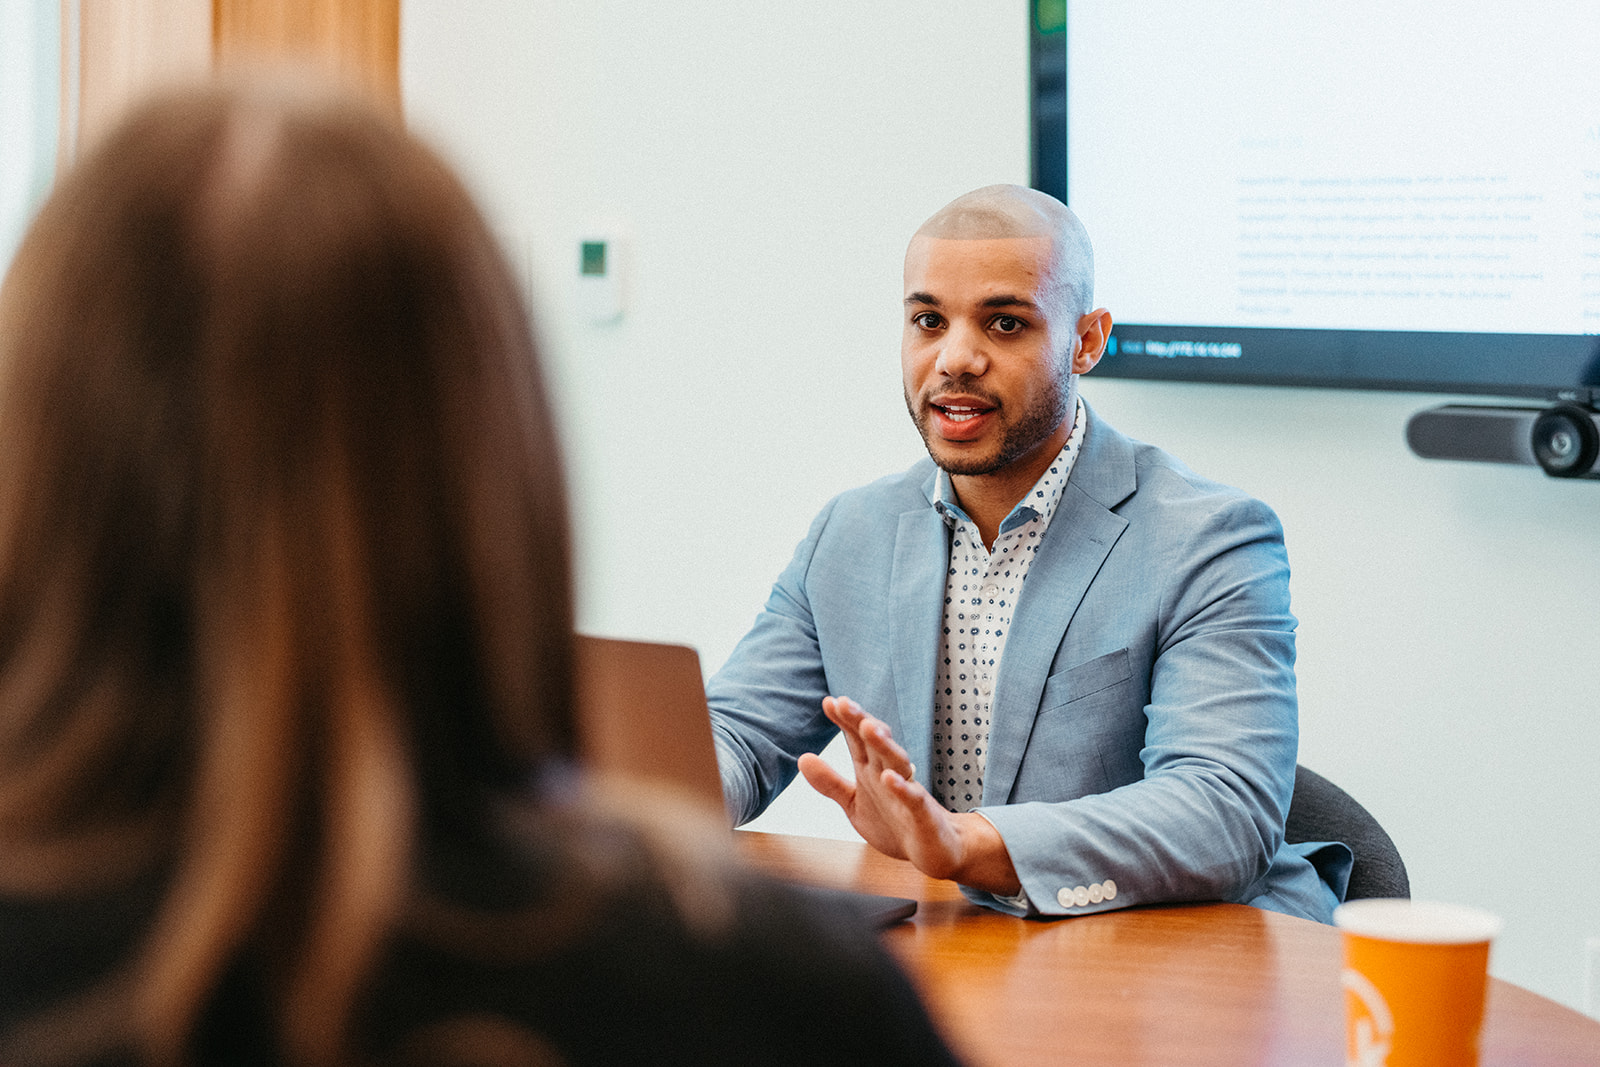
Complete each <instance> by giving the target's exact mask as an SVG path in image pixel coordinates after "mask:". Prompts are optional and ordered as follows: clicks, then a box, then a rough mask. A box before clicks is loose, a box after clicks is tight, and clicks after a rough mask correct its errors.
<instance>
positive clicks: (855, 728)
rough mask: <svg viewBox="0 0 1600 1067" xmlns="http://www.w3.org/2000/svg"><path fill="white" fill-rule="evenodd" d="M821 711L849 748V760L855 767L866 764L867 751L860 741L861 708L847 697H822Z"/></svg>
mask: <svg viewBox="0 0 1600 1067" xmlns="http://www.w3.org/2000/svg"><path fill="white" fill-rule="evenodd" d="M822 713H823V714H824V715H826V716H827V717H828V719H829V720H830V721H831V722H832V723H833V724H834V725H835V726H837V727H838V728H839V732H840V733H841V734H843V735H844V743H845V745H846V746H847V747H848V748H849V749H850V760H851V762H853V763H854V764H855V765H856V766H857V767H862V766H865V765H866V762H867V752H866V749H865V748H864V747H863V745H862V743H861V709H860V708H859V707H857V706H856V704H855V702H854V701H852V700H850V699H849V698H847V697H824V698H823V699H822Z"/></svg>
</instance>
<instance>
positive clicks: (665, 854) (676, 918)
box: [383, 796, 954, 1064]
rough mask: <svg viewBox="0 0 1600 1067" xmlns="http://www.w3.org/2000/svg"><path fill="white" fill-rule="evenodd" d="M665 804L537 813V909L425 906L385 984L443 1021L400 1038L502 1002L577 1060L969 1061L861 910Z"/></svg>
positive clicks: (531, 905) (530, 866) (404, 1005)
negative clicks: (752, 861) (827, 900)
mask: <svg viewBox="0 0 1600 1067" xmlns="http://www.w3.org/2000/svg"><path fill="white" fill-rule="evenodd" d="M635 799H636V800H640V799H643V798H639V797H637V796H636V797H635ZM650 803H651V805H652V807H651V809H650V811H651V814H650V815H649V816H647V817H645V818H638V817H621V816H618V815H617V814H615V813H607V812H606V811H604V810H603V808H602V810H599V811H595V810H593V809H592V808H591V810H588V811H585V812H584V813H583V814H581V815H580V814H574V813H571V812H568V813H559V814H556V815H553V816H552V815H548V814H547V815H545V816H543V817H540V818H535V819H532V820H528V821H525V822H524V825H523V827H522V829H521V831H520V836H521V838H522V844H521V845H520V846H519V848H520V849H521V854H522V857H523V860H522V862H523V863H524V864H525V865H524V866H523V867H522V869H521V874H522V876H523V877H526V878H527V879H529V884H528V885H527V886H526V887H525V890H526V896H525V899H526V901H527V904H525V905H523V906H521V907H513V908H501V909H496V910H494V911H489V912H484V911H475V912H473V913H470V914H469V913H466V912H464V911H462V910H461V909H459V908H452V907H451V906H450V905H447V904H442V903H436V905H435V909H436V910H434V911H433V912H432V913H431V914H426V913H424V914H419V916H418V917H417V919H418V921H417V922H416V923H415V924H414V925H413V927H412V929H411V931H410V936H409V939H408V942H407V944H406V947H405V948H404V949H403V950H402V951H401V952H400V953H399V954H397V956H396V959H395V967H394V969H393V970H392V971H391V972H390V973H389V975H388V976H387V978H386V985H385V989H384V991H383V997H384V998H385V1002H386V1004H387V1008H386V1009H385V1012H386V1014H388V1015H389V1021H390V1026H391V1028H393V1027H394V1024H396V1023H400V1022H404V1021H406V1020H416V1019H417V1018H419V1017H421V1016H423V1015H424V1014H426V1015H427V1016H428V1018H429V1019H430V1020H431V1021H430V1022H429V1023H428V1024H427V1025H426V1026H425V1027H424V1028H422V1031H419V1030H418V1028H416V1027H415V1026H409V1027H408V1029H409V1031H410V1032H409V1034H407V1035H405V1036H402V1035H400V1034H399V1033H396V1034H395V1037H396V1038H398V1039H400V1040H404V1041H415V1040H417V1039H418V1033H419V1032H426V1033H437V1032H438V1028H439V1027H441V1026H449V1025H451V1023H450V1020H451V1019H456V1020H459V1019H461V1018H463V1017H466V1016H468V1015H471V1014H473V1013H476V1012H481V1011H482V1010H483V1009H485V1008H486V1007H493V1008H495V1009H497V1010H499V1011H500V1012H501V1013H502V1014H503V1015H504V1016H505V1017H508V1018H512V1019H516V1020H518V1021H519V1022H520V1023H521V1024H523V1025H525V1026H526V1027H527V1029H528V1030H530V1031H531V1032H532V1033H534V1034H536V1035H538V1037H539V1039H540V1040H544V1041H548V1042H549V1043H550V1044H551V1045H552V1046H553V1047H554V1048H555V1049H556V1050H558V1051H559V1052H560V1054H561V1056H562V1058H563V1059H564V1060H565V1061H567V1062H570V1063H614V1062H632V1061H649V1062H653V1063H708V1062H709V1063H719V1062H745V1061H752V1062H765V1063H779V1064H782V1063H794V1064H802V1063H804V1064H828V1063H841V1064H842V1063H862V1062H873V1063H887V1064H894V1063H908V1064H909V1063H918V1064H938V1063H949V1062H954V1060H953V1057H951V1055H950V1053H949V1051H948V1050H947V1049H946V1048H945V1046H944V1044H943V1042H942V1041H941V1040H940V1038H939V1036H938V1035H937V1033H936V1032H935V1030H934V1028H933V1026H932V1024H931V1022H930V1021H929V1019H928V1016H927V1014H926V1012H925V1010H924V1009H923V1006H922V1004H921V1002H920V1001H919V1000H918V998H917V996H916V994H915V992H914V991H913V989H912V987H911V985H910V983H909V982H908V981H907V979H906V978H905V976H904V975H903V974H902V973H901V972H900V970H899V969H898V967H897V966H896V965H895V964H894V963H893V961H892V960H891V959H890V958H889V956H888V955H887V953H886V952H885V951H884V950H883V948H882V947H881V945H880V944H879V943H878V940H877V936H876V933H875V931H873V930H871V929H870V928H868V927H866V926H865V925H863V922H862V920H861V919H860V918H859V917H857V916H855V915H851V914H846V913H841V912H836V911H832V910H830V909H827V908H825V907H823V906H822V905H821V904H820V903H819V902H818V901H817V900H816V899H814V898H812V897H811V896H809V895H807V894H804V893H802V892H800V891H798V890H795V889H793V888H791V887H788V886H785V885H782V884H779V883H777V882H774V881H771V880H769V879H767V878H765V877H762V876H760V875H759V874H756V873H754V872H752V871H750V870H749V869H747V868H746V867H744V866H743V865H742V864H741V863H739V861H738V860H737V858H736V857H735V856H734V855H733V850H732V848H731V843H730V842H729V841H728V836H729V831H728V830H727V829H726V828H725V827H721V828H720V830H719V829H717V828H712V827H706V826H704V825H697V824H698V823H699V822H700V821H699V820H698V819H696V818H694V817H693V816H692V814H691V813H687V812H684V811H680V810H677V808H676V806H675V805H672V804H671V803H668V802H664V801H663V800H662V798H660V797H655V798H653V799H652V800H651V801H650ZM635 810H636V811H637V809H635ZM670 814H675V815H677V816H678V817H677V818H673V817H670ZM663 815H669V817H667V818H662V816H663ZM508 897H509V894H507V893H505V892H504V890H502V898H503V899H506V898H508ZM446 974H448V975H449V976H450V977H449V978H448V980H446V981H444V982H441V981H440V980H439V979H440V976H442V975H446ZM441 989H445V990H448V995H449V998H450V999H449V1008H448V1010H445V1011H441V1010H440V1009H441V1008H443V1006H444V1004H445V1002H444V1001H441V999H440V997H439V993H440V990H441Z"/></svg>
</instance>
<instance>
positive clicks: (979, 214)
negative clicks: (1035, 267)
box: [913, 185, 1094, 323]
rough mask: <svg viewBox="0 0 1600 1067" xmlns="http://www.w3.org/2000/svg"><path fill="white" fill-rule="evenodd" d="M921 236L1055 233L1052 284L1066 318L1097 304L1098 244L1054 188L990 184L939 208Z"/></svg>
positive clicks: (1069, 319) (956, 237) (969, 238)
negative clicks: (1092, 242) (1052, 192)
mask: <svg viewBox="0 0 1600 1067" xmlns="http://www.w3.org/2000/svg"><path fill="white" fill-rule="evenodd" d="M916 237H933V238H938V239H940V240H947V241H987V240H994V239H997V238H1008V237H1049V238H1050V239H1051V245H1052V248H1053V250H1054V257H1053V262H1052V275H1053V278H1052V284H1051V289H1052V290H1053V291H1054V292H1055V293H1057V294H1058V295H1059V298H1060V299H1061V301H1062V304H1061V310H1062V311H1065V312H1066V321H1067V322H1069V323H1071V322H1076V321H1077V320H1078V318H1079V316H1081V315H1085V314H1087V313H1088V312H1089V311H1090V310H1091V309H1092V308H1093V307H1094V249H1093V247H1092V246H1091V245H1090V244H1089V234H1088V231H1086V230H1085V229H1084V228H1083V223H1081V222H1079V221H1078V216H1076V215H1074V214H1073V213H1072V209H1071V208H1069V207H1067V205H1065V204H1063V203H1062V202H1061V201H1059V200H1057V199H1056V198H1055V197H1053V196H1051V195H1050V194H1048V193H1041V192H1040V191H1039V190H1037V189H1029V188H1028V187H1027V186H1024V185H986V186H984V187H983V188H981V189H974V190H973V191H972V192H970V193H966V194H963V195H962V196H958V197H956V198H955V199H954V200H952V201H950V203H948V204H946V205H945V206H944V207H942V208H940V209H939V210H938V211H936V212H934V214H933V217H932V218H930V219H928V221H927V222H924V223H923V224H922V226H921V227H920V228H919V229H918V230H917V232H916V234H915V236H914V237H913V240H915V238H916Z"/></svg>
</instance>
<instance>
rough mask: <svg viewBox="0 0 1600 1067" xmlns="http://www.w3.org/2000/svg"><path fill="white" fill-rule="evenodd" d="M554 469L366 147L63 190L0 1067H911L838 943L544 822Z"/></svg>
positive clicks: (471, 243)
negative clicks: (889, 1066)
mask: <svg viewBox="0 0 1600 1067" xmlns="http://www.w3.org/2000/svg"><path fill="white" fill-rule="evenodd" d="M560 470H561V467H560V463H559V461H558V451H557V447H556V440H555V431H554V429H553V427H552V424H551V419H550V413H549V410H548V405H547V401H546V397H545V395H544V389H543V386H542V384H541V380H540V375H539V368H538V362H537V359H536V356H535V352H534V349H533V344H532V341H531V339H530V333H529V328H528V323H527V321H526V316H525V313H524V310H523V307H522V303H521V300H520V298H519V296H518V291H517V287H516V285H515V283H514V280H513V277H512V275H511V274H510V272H509V271H508V269H507V267H506V264H505V262H504V260H503V259H502V257H501V256H500V254H499V253H498V251H497V250H496V248H495V244H494V241H493V240H492V238H491V236H490V233H489V231H488V229H487V227H486V226H485V224H484V222H483V220H482V218H481V217H480V216H479V214H478V212H477V211H476V210H475V208H474V207H473V205H472V204H471V202H470V200H469V198H468V196H467V195H466V193H465V192H464V191H463V189H462V187H461V185H460V184H459V183H458V182H457V180H456V179H455V178H454V177H453V176H452V175H451V174H450V172H449V171H448V169H447V168H446V167H445V166H444V165H443V164H442V163H441V162H440V161H439V159H438V158H437V157H436V156H435V155H434V154H433V153H431V152H430V151H429V150H427V149H426V148H424V147H423V146H421V145H420V144H418V143H417V142H416V141H415V140H413V139H411V138H410V137H408V136H407V135H406V134H405V133H404V132H403V131H402V130H401V129H400V128H399V127H398V126H397V125H395V124H393V123H392V121H391V120H389V119H388V118H386V117H384V116H381V115H379V114H377V113H375V112H373V111H370V110H368V109H366V108H365V107H364V106H361V105H358V104H354V103H351V102H349V101H347V100H342V99H339V98H335V97H329V96H324V95H318V94H315V93H310V92H304V91H298V90H292V89H288V88H286V87H283V86H276V87H272V88H262V87H255V88H246V87H240V86H234V87H208V88H199V89H193V90H189V91H186V92H182V93H179V94H176V95H169V96H166V97H164V98H161V99H159V100H157V101H155V102H153V103H151V104H149V105H146V106H145V107H143V108H142V109H140V110H139V111H138V112H137V113H135V114H134V115H132V116H131V117H130V118H129V119H128V120H127V121H126V122H125V123H124V124H123V125H122V126H121V127H120V128H119V129H118V130H117V131H116V132H115V133H114V134H113V135H112V136H111V137H109V138H108V139H107V140H106V141H105V142H103V143H102V144H101V145H100V146H99V147H98V149H97V150H96V151H94V152H93V153H92V154H91V155H89V156H88V157H87V158H86V159H84V160H83V162H82V163H81V164H80V165H78V166H77V167H76V168H75V169H74V170H73V171H72V172H70V173H69V174H67V175H66V176H65V177H64V179H63V180H62V182H61V184H60V186H59V187H58V189H57V190H56V192H55V194H54V195H53V196H52V197H51V198H50V200H49V201H48V202H47V203H46V204H45V206H44V207H43V209H42V211H41V212H40V214H39V217H38V219H37V220H36V222H35V224H34V226H33V227H32V229H31V230H30V232H29V233H28V235H27V237H26V238H25V240H24V242H23V245H22V247H21V249H20V250H19V252H18V254H17V256H16V259H15V261H14V263H13V266H12V269H11V271H10V273H9V275H8V276H7V278H6V282H5V286H4V289H3V290H0V1062H4V1063H7V1064H11V1063H46V1062H64V1063H82V1062H106V1063H112V1062H116V1063H135V1062H138V1063H146V1062H147V1063H183V1062H191V1063H230V1064H231V1063H252V1062H257V1063H297V1064H299V1063H304V1064H334V1063H348V1062H385V1063H387V1062H416V1063H473V1064H478V1063H530V1064H533V1063H539V1064H543V1063H574V1064H576V1063H627V1062H652V1063H673V1062H682V1063H724V1062H747V1061H748V1062H765V1063H826V1062H839V1063H892V1062H907V1063H937V1062H945V1061H948V1059H949V1053H948V1052H947V1051H946V1050H945V1049H944V1047H943V1046H942V1044H940V1042H939V1040H938V1038H937V1037H936V1036H935V1035H934V1033H933V1032H932V1030H931V1028H930V1027H929V1024H928V1021H927V1018H926V1016H925V1015H924V1014H923V1012H922V1009H921V1007H920V1005H919V1004H918V1003H917V1002H916V999H915V997H914V995H913V994H912V992H911V990H910V988H909V987H908V985H907V984H906V982H905V980H904V979H903V978H902V977H901V976H900V975H899V973H898V972H897V971H895V970H894V968H893V967H892V965H891V964H890V963H889V962H888V960H887V959H886V957H885V956H884V955H883V954H882V952H881V951H880V950H879V949H878V947H877V946H876V944H875V943H874V942H873V940H872V939H871V938H865V939H863V938H859V937H852V936H851V934H850V932H849V931H841V930H836V929H834V928H833V927H831V926H830V925H829V924H827V923H826V922H823V921H820V920H819V919H817V918H816V917H815V916H812V915H811V914H809V913H807V912H806V911H805V910H804V908H803V906H802V905H800V904H798V903H797V902H796V901H794V900H792V899H790V898H789V897H788V896H787V895H785V894H784V893H783V892H782V891H781V890H779V889H777V888H775V887H772V886H769V885H767V884H765V883H763V882H761V881H759V880H754V879H751V878H749V877H747V876H744V875H741V874H740V873H738V872H737V870H736V869H735V868H734V867H733V865H732V864H731V863H728V862H727V861H726V860H725V859H724V858H722V857H721V856H720V855H719V854H718V852H717V848H716V846H717V845H718V842H716V841H715V838H714V836H713V837H710V838H702V837H698V836H695V835H693V834H686V832H685V831H684V830H683V828H682V823H681V822H679V821H674V822H673V823H672V825H671V826H670V827H669V828H667V829H657V830H647V829H643V828H640V827H638V826H635V825H633V824H631V823H630V822H628V821H627V820H624V819H620V818H616V817H610V816H606V815H604V814H598V813H596V809H595V807H594V806H593V804H592V803H591V800H590V798H588V797H582V798H578V797H577V795H576V794H575V793H574V791H573V790H572V789H570V788H564V787H563V783H566V784H567V785H568V786H570V784H571V782H572V776H571V775H570V774H565V773H563V772H564V771H565V770H566V768H568V766H569V764H570V761H571V760H572V758H573V755H574V746H575V738H574V733H575V729H574V712H573V701H572V649H571V645H572V642H571V618H572V613H571V592H570V578H569V571H568V542H567V527H566V517H565V509H564V503H563V501H564V496H563V488H562V484H561V475H560ZM532 783H540V784H536V785H535V784H532ZM577 799H582V801H583V802H582V804H581V805H580V804H579V803H577V802H576V800H577ZM684 838H687V840H688V843H685V841H684V840H683V839H684Z"/></svg>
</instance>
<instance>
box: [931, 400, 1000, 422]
mask: <svg viewBox="0 0 1600 1067" xmlns="http://www.w3.org/2000/svg"><path fill="white" fill-rule="evenodd" d="M934 406H935V407H937V408H938V409H939V410H940V411H942V412H944V413H945V417H947V418H948V419H949V420H950V421H951V422H966V421H967V420H968V419H975V418H977V417H978V416H979V415H982V414H983V413H984V412H985V411H986V410H988V409H987V408H969V407H961V406H959V405H956V404H935V405H934Z"/></svg>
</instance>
